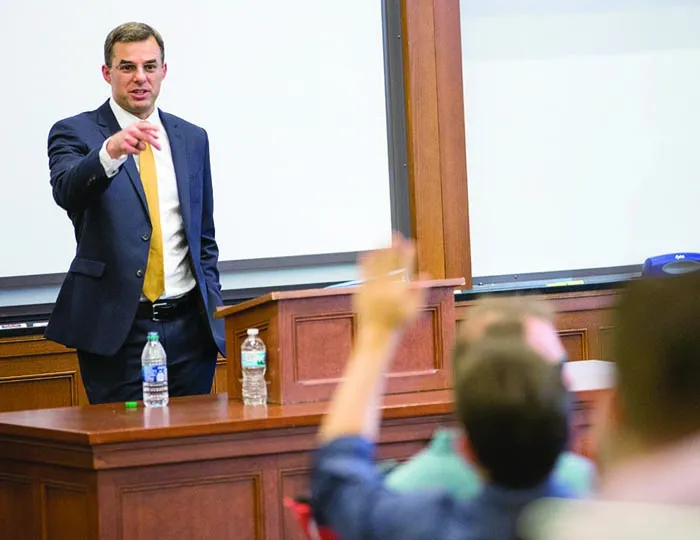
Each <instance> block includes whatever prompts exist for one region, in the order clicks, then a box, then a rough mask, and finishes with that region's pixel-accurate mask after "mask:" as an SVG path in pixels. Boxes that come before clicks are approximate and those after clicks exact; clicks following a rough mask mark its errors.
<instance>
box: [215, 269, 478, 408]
mask: <svg viewBox="0 0 700 540" xmlns="http://www.w3.org/2000/svg"><path fill="white" fill-rule="evenodd" d="M423 285H425V286H426V287H427V289H428V291H427V294H426V304H425V307H424V309H423V312H422V314H421V315H420V317H419V318H418V320H417V321H416V322H415V323H414V324H413V326H412V327H411V328H409V329H408V330H407V331H406V334H405V336H404V339H403V342H402V343H401V344H400V346H399V349H398V351H397V355H396V359H395V361H394V362H393V363H392V367H391V372H390V374H389V377H388V381H387V388H386V393H387V394H399V393H406V392H421V391H429V390H441V389H445V388H449V387H450V381H451V360H450V355H451V348H452V344H453V341H454V333H455V312H454V310H455V303H454V291H455V288H457V287H459V286H461V285H464V280H463V279H461V278H459V279H446V280H437V281H428V282H424V283H423ZM354 291H355V289H354V288H353V287H348V288H331V289H312V290H305V291H292V292H273V293H270V294H267V295H264V296H261V297H259V298H254V299H252V300H248V301H246V302H242V303H240V304H237V305H234V306H230V307H224V308H221V309H219V311H218V312H217V313H216V316H217V317H218V318H223V319H224V320H225V324H226V350H227V351H228V354H227V356H228V362H227V365H228V367H227V369H228V373H227V381H228V395H229V397H230V399H235V400H240V399H241V344H242V343H243V340H244V339H245V338H246V330H247V329H248V328H257V329H258V330H259V331H260V337H261V338H262V340H263V341H264V342H265V345H266V346H267V373H266V374H265V378H266V380H267V384H268V402H270V403H277V404H291V403H309V402H316V401H326V400H329V399H330V398H331V394H332V392H333V389H334V388H335V385H336V383H337V382H338V380H339V378H340V377H341V375H342V373H343V369H344V367H345V363H346V362H347V359H348V357H349V355H350V352H351V349H352V343H353V338H354V335H355V315H354V313H353V310H352V295H353V293H354Z"/></svg>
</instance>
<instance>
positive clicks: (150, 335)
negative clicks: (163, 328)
mask: <svg viewBox="0 0 700 540" xmlns="http://www.w3.org/2000/svg"><path fill="white" fill-rule="evenodd" d="M146 339H147V340H148V341H158V339H159V338H158V332H149V333H148V337H147V338H146Z"/></svg>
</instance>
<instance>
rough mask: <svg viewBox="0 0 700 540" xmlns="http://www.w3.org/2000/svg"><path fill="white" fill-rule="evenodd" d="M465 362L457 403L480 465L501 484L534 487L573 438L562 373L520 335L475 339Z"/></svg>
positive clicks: (457, 379) (458, 383) (567, 396)
mask: <svg viewBox="0 0 700 540" xmlns="http://www.w3.org/2000/svg"><path fill="white" fill-rule="evenodd" d="M463 360H464V363H463V365H462V367H461V369H460V370H459V374H458V376H457V378H456V380H455V383H454V386H455V405H456V410H457V415H458V416H459V419H460V421H461V423H462V425H463V427H464V430H465V432H466V433H467V437H468V439H469V443H470V446H471V447H472V449H473V450H474V453H475V454H476V457H477V460H478V461H479V464H480V465H481V466H482V467H483V468H484V469H485V470H486V471H487V472H488V475H489V478H490V480H491V481H493V482H494V483H496V484H498V485H500V486H503V487H507V488H513V489H522V488H529V487H534V486H535V485H537V484H539V483H540V482H542V481H543V480H545V478H546V477H547V476H548V475H549V474H550V473H551V471H552V469H553V467H554V465H555V463H556V461H557V458H558V457H559V455H560V454H561V452H563V451H564V450H565V448H566V445H567V442H568V437H569V394H568V392H567V390H566V388H565V386H564V384H563V382H562V378H561V372H560V371H559V369H558V367H557V366H556V365H555V364H552V363H551V362H549V361H548V360H546V359H545V358H543V357H542V356H540V355H539V354H537V353H536V352H535V351H534V350H533V349H532V348H531V347H530V346H529V345H528V344H527V343H526V342H525V341H524V340H523V339H522V338H518V337H515V336H512V337H504V336H498V337H495V336H486V337H484V338H483V339H479V340H475V341H473V342H471V344H470V346H469V348H468V350H467V351H466V357H465V358H464V359H463Z"/></svg>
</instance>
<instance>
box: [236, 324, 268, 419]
mask: <svg viewBox="0 0 700 540" xmlns="http://www.w3.org/2000/svg"><path fill="white" fill-rule="evenodd" d="M266 352H267V351H266V349H265V344H264V343H263V340H262V339H260V338H259V337H258V330H257V328H249V329H248V337H247V338H245V340H244V341H243V344H242V345H241V371H242V372H243V404H244V405H265V404H266V403H267V385H266V384H265V354H266Z"/></svg>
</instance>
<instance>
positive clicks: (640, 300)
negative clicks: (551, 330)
mask: <svg viewBox="0 0 700 540" xmlns="http://www.w3.org/2000/svg"><path fill="white" fill-rule="evenodd" d="M614 337H615V345H614V350H613V357H612V360H613V361H614V362H615V364H616V368H617V387H618V392H619V397H620V405H621V407H622V413H623V418H624V422H625V424H626V426H627V427H629V428H630V429H631V430H632V431H633V432H634V433H635V434H636V435H638V436H641V437H642V438H643V439H646V440H647V441H648V442H659V443H662V442H667V441H672V440H675V439H678V438H681V437H685V436H687V435H690V434H692V433H695V432H698V431H700V272H694V273H691V274H685V275H680V276H673V277H663V278H652V279H640V280H636V281H634V282H632V283H630V284H628V286H627V287H626V289H625V290H624V291H623V292H622V294H621V297H620V300H619V302H618V305H617V310H616V314H615V336H614Z"/></svg>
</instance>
